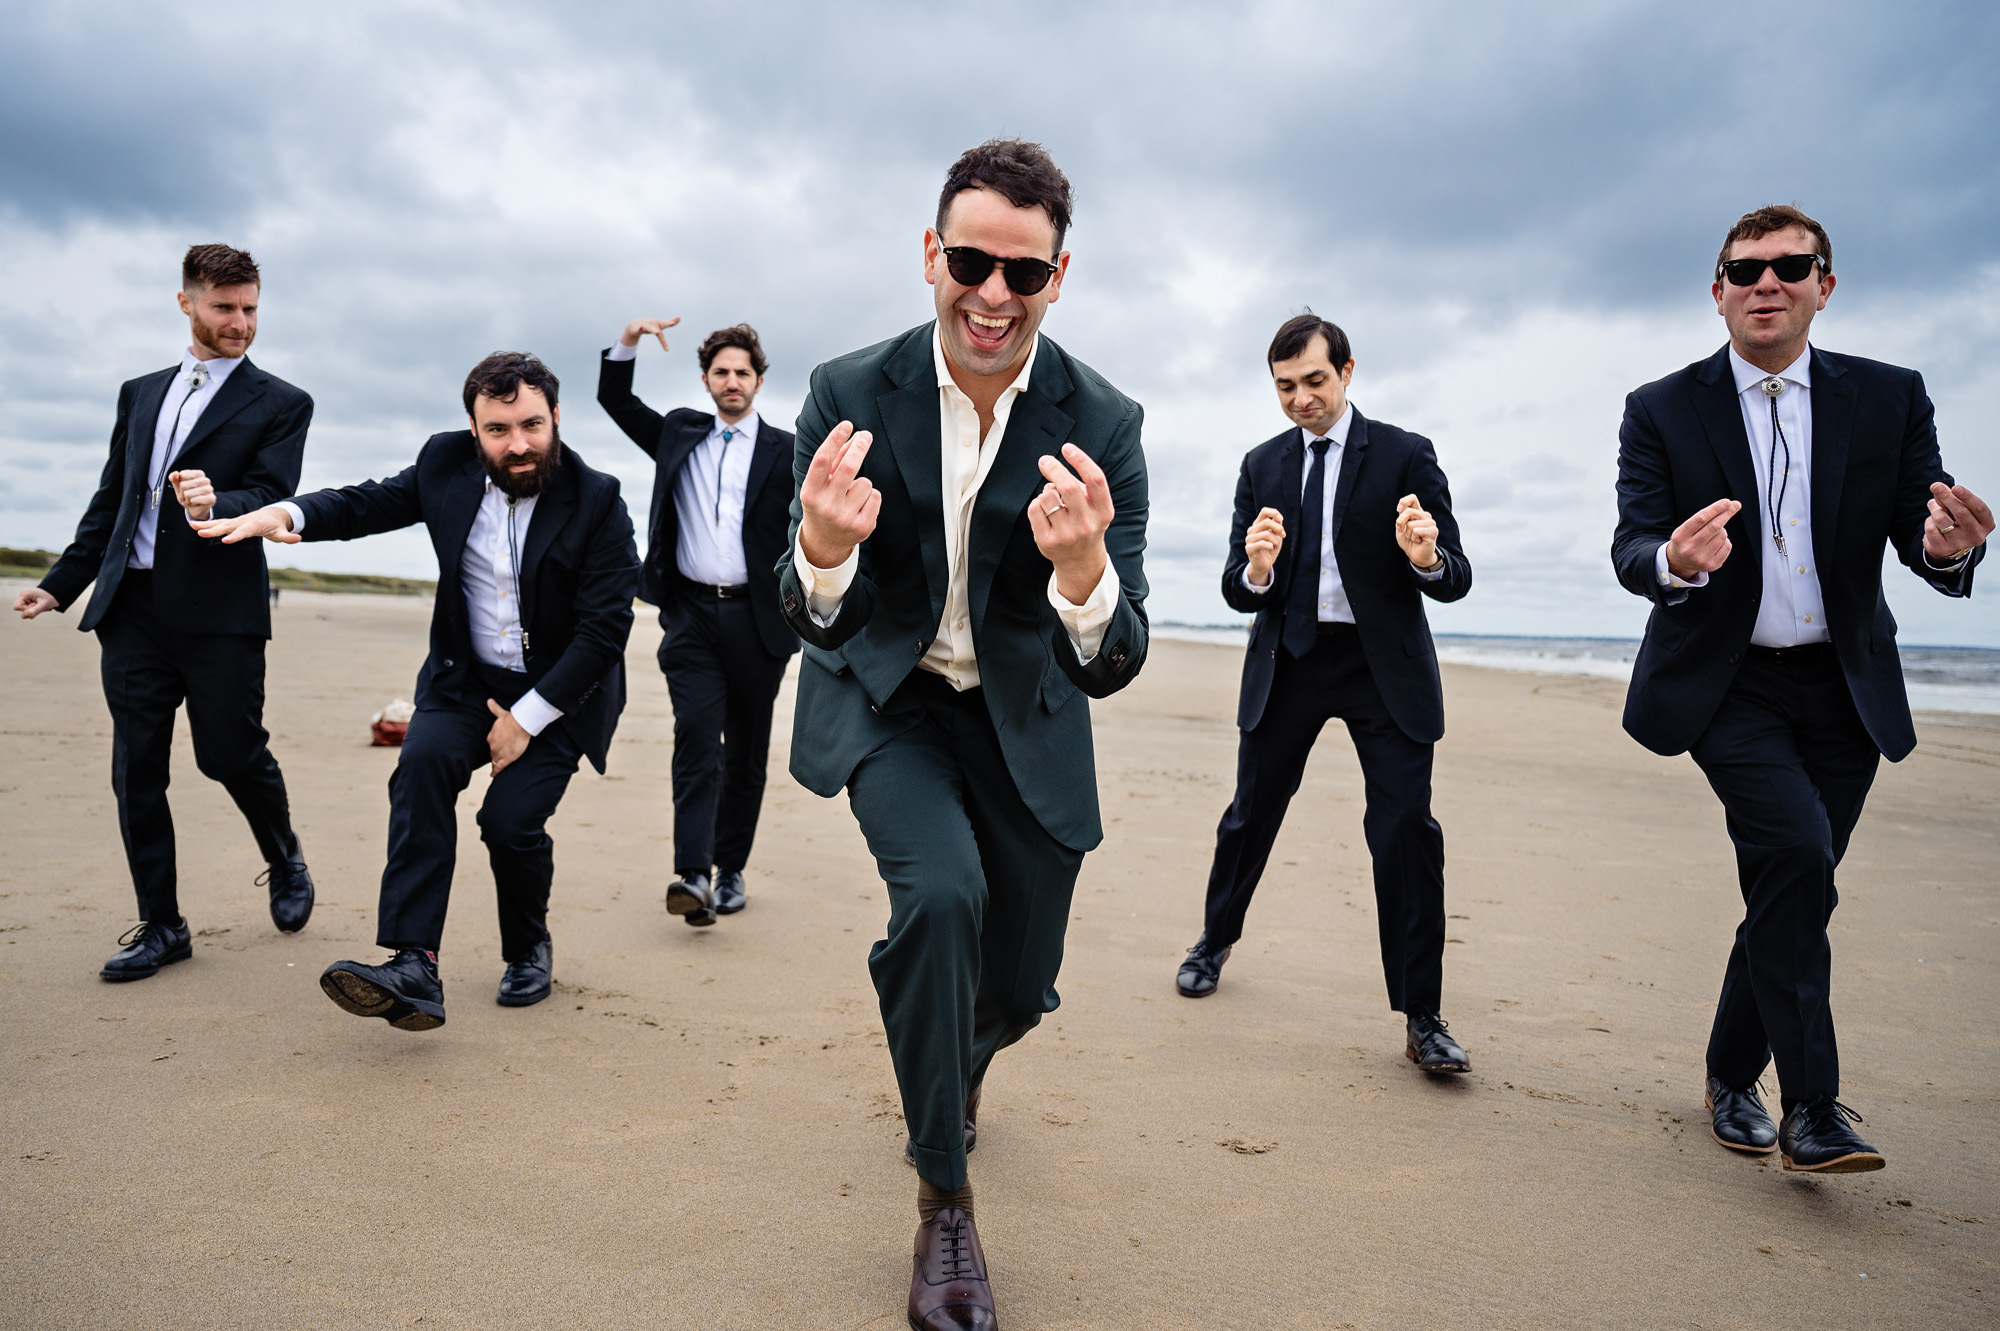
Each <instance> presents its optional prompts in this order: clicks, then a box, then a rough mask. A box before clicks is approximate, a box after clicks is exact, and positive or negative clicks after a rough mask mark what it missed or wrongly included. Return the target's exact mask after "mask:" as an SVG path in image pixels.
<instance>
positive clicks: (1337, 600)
mask: <svg viewBox="0 0 2000 1331" xmlns="http://www.w3.org/2000/svg"><path fill="white" fill-rule="evenodd" d="M1353 428H1354V404H1353V403H1352V402H1350V403H1348V404H1347V406H1346V407H1344V408H1343V409H1342V410H1341V413H1340V419H1339V420H1337V421H1335V422H1334V423H1333V425H1332V426H1331V427H1330V428H1329V429H1328V430H1327V432H1326V433H1325V434H1314V433H1313V432H1312V431H1310V430H1308V429H1306V428H1305V427H1304V426H1300V427H1299V434H1300V435H1302V436H1303V437H1304V447H1305V456H1304V457H1303V458H1302V459H1301V465H1300V467H1299V496H1300V507H1299V511H1300V512H1304V511H1305V504H1304V498H1305V492H1306V486H1307V485H1308V484H1310V483H1311V481H1312V446H1313V444H1314V442H1315V441H1317V440H1320V439H1325V440H1327V441H1328V443H1327V446H1326V475H1324V476H1323V477H1321V478H1320V485H1321V486H1322V492H1321V495H1320V507H1319V598H1318V608H1319V614H1318V616H1317V618H1318V620H1319V622H1320V623H1322V624H1352V623H1353V622H1354V607H1353V606H1352V605H1350V604H1349V603H1348V600H1347V588H1346V586H1344V585H1343V584H1342V583H1341V581H1340V561H1339V560H1337V559H1335V558H1334V557H1333V496H1334V492H1335V491H1336V490H1337V489H1338V488H1339V486H1340V461H1341V458H1342V456H1343V455H1344V454H1345V453H1346V451H1347V432H1348V431H1349V430H1351V429H1353ZM1410 567H1411V568H1416V565H1415V564H1412V565H1411V566H1410ZM1417 576H1418V577H1420V578H1422V579H1424V580H1425V581H1426V582H1435V581H1437V580H1438V579H1439V578H1442V577H1443V576H1444V561H1443V559H1442V558H1440V559H1439V561H1438V566H1437V567H1436V568H1432V569H1422V568H1418V569H1417ZM1243 585H1244V586H1245V587H1247V588H1249V589H1250V590H1251V591H1253V592H1256V593H1257V594H1258V595H1259V596H1262V595H1263V594H1264V593H1265V592H1268V591H1270V590H1271V583H1270V582H1264V583H1261V584H1259V583H1255V582H1252V581H1250V570H1249V569H1248V568H1245V569H1244V570H1243Z"/></svg>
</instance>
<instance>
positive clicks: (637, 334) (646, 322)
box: [618, 314, 681, 351]
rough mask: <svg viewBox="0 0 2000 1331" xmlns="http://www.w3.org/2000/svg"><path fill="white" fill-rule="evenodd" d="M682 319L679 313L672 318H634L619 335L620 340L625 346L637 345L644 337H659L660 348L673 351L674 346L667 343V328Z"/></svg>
mask: <svg viewBox="0 0 2000 1331" xmlns="http://www.w3.org/2000/svg"><path fill="white" fill-rule="evenodd" d="M680 321H681V317H680V316H679V315H678V314H676V315H675V316H674V317H673V318H671V319H634V320H633V321H632V322H631V323H628V324H626V325H625V331H624V332H622V333H620V334H619V335H618V340H619V341H620V342H621V343H623V344H624V345H625V346H628V347H636V346H638V345H639V339H640V338H642V337H657V338H659V339H660V350H662V351H672V350H673V348H672V347H670V346H668V345H667V330H668V329H669V328H672V327H673V326H674V325H675V324H677V323H679V322H680Z"/></svg>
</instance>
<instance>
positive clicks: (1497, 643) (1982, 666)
mask: <svg viewBox="0 0 2000 1331" xmlns="http://www.w3.org/2000/svg"><path fill="white" fill-rule="evenodd" d="M1153 632H1155V633H1157V634H1158V635H1159V636H1160V637H1162V638H1179V639H1182V640H1185V641H1190V642H1212V643H1220V644H1223V645H1226V646H1232V647H1241V646H1242V645H1243V643H1244V641H1245V638H1246V636H1247V635H1248V633H1249V621H1248V620H1245V621H1244V622H1243V623H1242V624H1156V625H1154V627H1153ZM1898 651H1899V652H1900V653H1901V655H1902V658H1903V682H1904V685H1905V687H1907V688H1908V689H1909V691H1910V706H1912V707H1915V708H1918V709H1919V710H1923V711H1937V712H1978V713H1984V714H1986V715H2000V649H1994V648H1988V647H1916V646H1909V645H1899V646H1898ZM1437 652H1438V659H1439V660H1440V661H1449V662H1452V663H1453V664H1456V665H1472V666H1486V667H1488V668H1490V669H1494V670H1524V671H1528V672H1530V673H1534V674H1543V675H1594V676H1596V677H1598V678H1600V679H1630V678H1631V677H1632V660H1633V658H1634V657H1635V656H1637V655H1638V652H1639V640H1638V639H1637V638H1527V637H1513V636H1509V635H1493V636H1487V637H1481V636H1476V635H1472V634H1463V633H1441V634H1439V635H1438V637H1437Z"/></svg>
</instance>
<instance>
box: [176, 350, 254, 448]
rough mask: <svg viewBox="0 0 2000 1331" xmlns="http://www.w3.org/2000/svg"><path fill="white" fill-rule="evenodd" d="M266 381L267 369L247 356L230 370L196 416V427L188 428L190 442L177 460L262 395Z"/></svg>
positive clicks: (188, 440)
mask: <svg viewBox="0 0 2000 1331" xmlns="http://www.w3.org/2000/svg"><path fill="white" fill-rule="evenodd" d="M264 384H265V379H264V372H263V371H262V370H259V369H258V368H257V367H256V366H255V365H252V364H251V363H250V361H249V359H248V358H247V357H246V358H245V359H244V361H243V363H242V364H241V365H239V366H237V367H236V368H235V369H234V370H232V371H230V374H229V377H228V378H227V379H224V380H223V381H222V387H220V388H218V389H216V390H215V400H214V401H213V402H211V403H209V404H208V406H207V407H205V408H203V409H202V413H201V415H200V416H198V417H196V418H195V422H194V428H193V429H192V430H189V431H188V436H187V442H186V443H183V444H182V445H181V451H180V452H179V453H176V454H175V455H174V460H175V461H176V462H178V461H180V460H181V459H182V458H184V457H186V456H187V455H188V454H190V453H192V452H194V450H195V449H196V448H198V447H200V446H201V442H202V441H203V440H204V439H206V438H208V437H209V436H210V435H211V434H214V433H215V431H216V429H217V427H219V426H220V425H221V424H222V423H223V422H224V421H226V420H228V419H229V418H230V417H231V416H234V415H235V414H236V413H237V412H239V411H241V410H243V408H245V407H247V406H249V405H250V404H251V403H252V402H255V401H256V400H257V399H258V398H260V397H262V396H263V395H264Z"/></svg>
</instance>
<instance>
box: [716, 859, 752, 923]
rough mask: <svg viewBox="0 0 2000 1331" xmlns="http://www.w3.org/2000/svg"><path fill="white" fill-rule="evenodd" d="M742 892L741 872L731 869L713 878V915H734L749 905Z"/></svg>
mask: <svg viewBox="0 0 2000 1331" xmlns="http://www.w3.org/2000/svg"><path fill="white" fill-rule="evenodd" d="M744 898H745V893H744V891H743V871H742V870H741V869H731V870H729V871H728V872H727V873H719V874H717V875H716V876H715V913H716V914H717V915H734V914H735V913H736V912H737V911H739V910H742V909H743V908H744V907H745V906H747V905H749V904H750V903H749V902H748V901H746V900H745V899H744Z"/></svg>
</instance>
